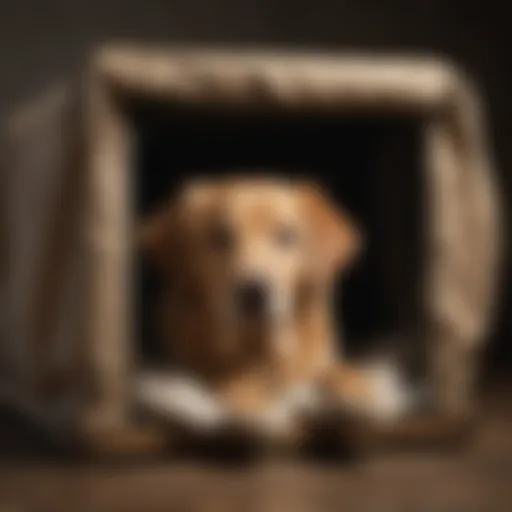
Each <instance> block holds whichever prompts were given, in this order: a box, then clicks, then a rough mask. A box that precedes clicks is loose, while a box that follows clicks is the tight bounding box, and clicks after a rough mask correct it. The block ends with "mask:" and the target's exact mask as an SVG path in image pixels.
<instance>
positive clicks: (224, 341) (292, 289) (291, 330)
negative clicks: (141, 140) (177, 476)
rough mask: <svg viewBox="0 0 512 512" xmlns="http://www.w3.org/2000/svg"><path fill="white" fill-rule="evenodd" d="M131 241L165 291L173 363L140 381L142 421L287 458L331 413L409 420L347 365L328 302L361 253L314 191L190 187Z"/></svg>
mask: <svg viewBox="0 0 512 512" xmlns="http://www.w3.org/2000/svg"><path fill="white" fill-rule="evenodd" d="M139 241H140V246H141V248H142V250H143V252H144V254H145V255H146V256H147V257H148V258H149V259H150V261H151V262H152V264H153V265H155V267H156V268H157V269H158V271H159V272H160V275H161V277H162V281H163V283H164V296H163V299H162V303H161V308H160V309H161V310H160V313H161V314H160V318H161V329H160V332H161V333H162V339H163V343H164V348H165V351H166V356H167V357H168V360H169V361H172V369H169V370H166V371H165V372H163V373H162V372H161V373H152V372H148V373H146V374H142V375H141V376H140V379H139V383H138V386H137V390H136V398H137V401H138V402H139V404H143V405H144V407H145V408H146V410H150V411H152V412H153V413H154V414H157V415H158V416H159V417H160V418H164V419H166V420H167V421H169V423H173V424H176V423H179V424H180V425H181V427H184V428H185V429H186V430H187V429H188V430H189V431H193V432H195V433H198V432H200V433H203V434H208V433H210V434H211V433H212V432H219V431H220V430H222V429H223V428H226V425H228V424H230V425H233V424H235V423H237V424H239V425H242V424H243V425H244V426H245V428H247V429H248V430H250V431H251V432H253V433H256V434H257V436H259V437H260V438H264V439H267V440H271V441H272V442H275V443H277V444H279V443H281V444H282V445H289V444H292V443H297V441H298V440H301V439H304V438H305V436H306V431H307V428H306V425H311V420H312V419H313V420H315V419H317V420H319V418H325V417H327V416H328V414H326V413H327V412H328V413H329V415H330V417H335V416H336V415H337V414H338V415H339V416H340V417H341V416H347V415H349V416H352V417H357V418H359V419H361V418H362V419H364V421H366V422H368V423H386V422H387V423H389V422H392V421H396V420H397V418H400V417H401V416H403V415H404V414H406V412H407V411H408V410H409V409H410V405H411V396H410V394H409V393H408V391H407V390H406V389H405V387H404V385H403V383H402V382H401V381H399V380H397V374H396V372H394V371H388V370H389V368H380V367H378V366H374V367H368V368H355V367H353V366H351V365H350V364H348V362H347V361H345V359H344V356H343V353H342V349H341V347H342V343H341V341H342V340H340V335H339V333H338V332H336V329H335V322H334V312H333V310H332V307H333V305H332V302H333V301H332V295H333V291H334V286H335V284H336V281H337V279H338V278H340V276H341V278H342V277H343V275H344V274H346V273H347V272H348V271H349V270H350V269H351V268H352V266H353V265H354V263H355V262H356V261H357V258H358V256H359V254H360V252H361V250H362V249H363V246H364V241H363V235H362V233H361V230H360V228H359V227H358V226H357V224H356V222H355V220H354V219H353V218H351V216H350V215H349V214H348V213H347V212H346V211H344V210H343V209H342V208H341V206H339V205H336V204H335V202H334V201H333V200H332V199H331V198H330V197H329V196H328V194H327V193H326V191H325V190H323V189H322V188H320V187H319V186H318V185H316V184H314V183H309V182H303V181H298V180H292V179H285V178H279V177H268V176H257V175H252V176H245V177H244V176H234V177H226V178H219V179H212V180H195V181H193V182H191V183H189V184H188V185H186V186H185V187H184V188H182V190H180V192H179V193H178V194H177V196H176V197H174V198H173V199H171V200H170V201H169V202H168V203H167V204H165V205H164V206H163V207H162V208H161V209H160V210H159V211H157V212H156V213H155V214H153V215H152V216H150V217H149V218H147V219H145V220H144V222H143V225H142V229H141V232H140V240H139Z"/></svg>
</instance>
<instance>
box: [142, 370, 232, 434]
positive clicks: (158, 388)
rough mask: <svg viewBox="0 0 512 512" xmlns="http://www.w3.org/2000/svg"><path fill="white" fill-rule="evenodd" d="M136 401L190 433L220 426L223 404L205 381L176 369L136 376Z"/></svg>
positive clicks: (224, 417)
mask: <svg viewBox="0 0 512 512" xmlns="http://www.w3.org/2000/svg"><path fill="white" fill-rule="evenodd" d="M134 396H135V404H136V405H137V406H138V408H140V409H142V410H143V411H144V412H146V413H149V414H150V415H151V416H154V417H156V418H158V419H159V420H160V421H163V422H166V423H167V424H169V425H174V426H176V427H179V428H181V429H182V430H184V431H186V432H189V433H191V434H203V435H209V434H213V433H215V432H216V431H218V430H220V429H222V428H223V426H224V424H225V423H226V422H227V420H228V414H227V410H226V408H225V407H224V406H223V404H222V402H221V401H220V400H219V398H218V397H216V396H215V394H214V393H212V391H211V390H209V389H208V387H207V386H206V385H203V384H201V383H200V382H199V380H198V379H194V378H193V377H190V376H187V375H183V374H179V373H172V372H171V373H169V372H166V373H162V372H146V373H143V374H140V375H139V376H138V377H137V380H136V385H135V390H134Z"/></svg>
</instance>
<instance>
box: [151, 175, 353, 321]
mask: <svg viewBox="0 0 512 512" xmlns="http://www.w3.org/2000/svg"><path fill="white" fill-rule="evenodd" d="M142 244H143V247H144V249H145V250H146V251H147V252H149V253H150V254H151V255H152V257H153V259H154V261H155V262H157V264H158V265H159V266H160V268H161V269H162V270H163V271H164V272H166V273H167V275H168V276H169V277H170V280H171V281H172V280H175V281H181V282H182V283H185V285H186V286H189V287H190V289H191V290H192V289H193V291H194V293H193V294H192V295H194V296H195V297H196V298H198V297H200V299H201V300H202V301H203V304H206V306H207V307H209V308H210V310H212V311H213V310H214V311H215V312H216V313H215V314H216V315H217V316H219V315H220V316H221V317H223V318H226V319H227V320H228V321H229V322H230V323H231V324H232V325H236V326H237V327H238V328H240V329H243V328H247V327H249V328H250V329H252V328H254V327H255V326H257V325H263V324H269V323H275V322H279V321H280V320H282V319H286V318H289V317H290V316H291V315H292V314H293V313H294V311H295V310H296V308H297V298H298V296H299V290H300V289H301V287H303V286H304V285H305V284H308V283H309V284H315V283H327V282H329V281H332V280H333V278H334V276H335V275H336V274H337V273H338V272H339V271H341V270H342V269H346V268H347V267H348V266H349V265H350V263H351V262H352V261H354V259H355V257H356V255H357V253H358V250H359V247H360V235H359V232H358V230H357V229H356V227H355V226H354V224H353V223H352V221H351V220H350V219H349V217H348V216H347V215H346V214H345V213H343V212H342V211H341V210H340V209H339V208H338V207H336V206H335V205H334V204H333V203H332V202H331V201H330V200H329V199H328V198H327V196H326V195H325V193H324V192H323V191H321V190H319V189H318V188H317V187H316V186H314V185H311V184H307V183H296V182H292V181H286V180H277V179H263V178H259V179H257V178H253V179H249V178H247V179H243V178H242V179H224V180H221V181H212V182H197V183H194V184H191V185H189V186H188V187H186V188H185V189H184V190H182V191H181V193H180V194H179V195H178V197H176V198H175V199H174V200H173V201H171V204H169V205H168V206H167V207H165V208H164V209H163V210H162V211H161V212H159V213H158V214H156V215H155V216H154V217H152V218H149V219H148V220H147V221H146V222H145V223H144V226H143V230H142ZM189 291H190V290H189Z"/></svg>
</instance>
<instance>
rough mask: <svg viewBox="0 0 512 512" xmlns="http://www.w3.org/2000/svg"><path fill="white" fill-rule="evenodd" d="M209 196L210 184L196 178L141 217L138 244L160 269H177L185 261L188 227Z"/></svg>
mask: <svg viewBox="0 0 512 512" xmlns="http://www.w3.org/2000/svg"><path fill="white" fill-rule="evenodd" d="M210 196H211V187H210V186H209V185H208V184H207V183H204V182H203V180H201V181H199V180H197V181H196V182H194V183H192V184H189V185H188V186H186V187H184V188H182V189H181V190H180V191H179V192H178V193H177V194H176V195H175V196H174V197H173V198H172V199H171V200H170V201H169V202H168V203H167V204H164V205H163V206H162V207H161V208H160V209H158V210H157V211H155V212H154V213H153V214H152V215H149V216H148V217H147V218H146V219H143V221H142V223H141V225H140V226H139V230H138V234H137V239H138V240H137V242H138V247H139V248H140V249H141V251H142V252H143V254H144V255H145V256H146V257H147V258H148V259H149V260H150V261H151V262H152V263H153V265H155V266H156V267H157V269H158V270H159V271H162V272H165V273H167V272H169V271H170V270H171V269H174V270H177V269H178V267H180V266H181V265H182V264H183V263H185V262H186V260H187V258H186V257H185V256H184V255H185V252H186V251H188V238H189V237H188V234H189V231H190V229H191V227H192V225H193V220H194V219H197V215H198V214H200V213H201V212H203V211H204V210H205V209H206V207H207V206H208V204H209V198H210ZM180 268H181V267H180Z"/></svg>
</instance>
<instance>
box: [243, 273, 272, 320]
mask: <svg viewBox="0 0 512 512" xmlns="http://www.w3.org/2000/svg"><path fill="white" fill-rule="evenodd" d="M236 300H237V304H238V307H239V309H240V311H242V312H243V313H245V314H261V313H264V312H265V310H266V308H267V305H268V289H267V287H266V286H265V283H263V282H261V281H257V280H251V281H244V282H243V283H240V284H239V285H238V287H237V290H236Z"/></svg>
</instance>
